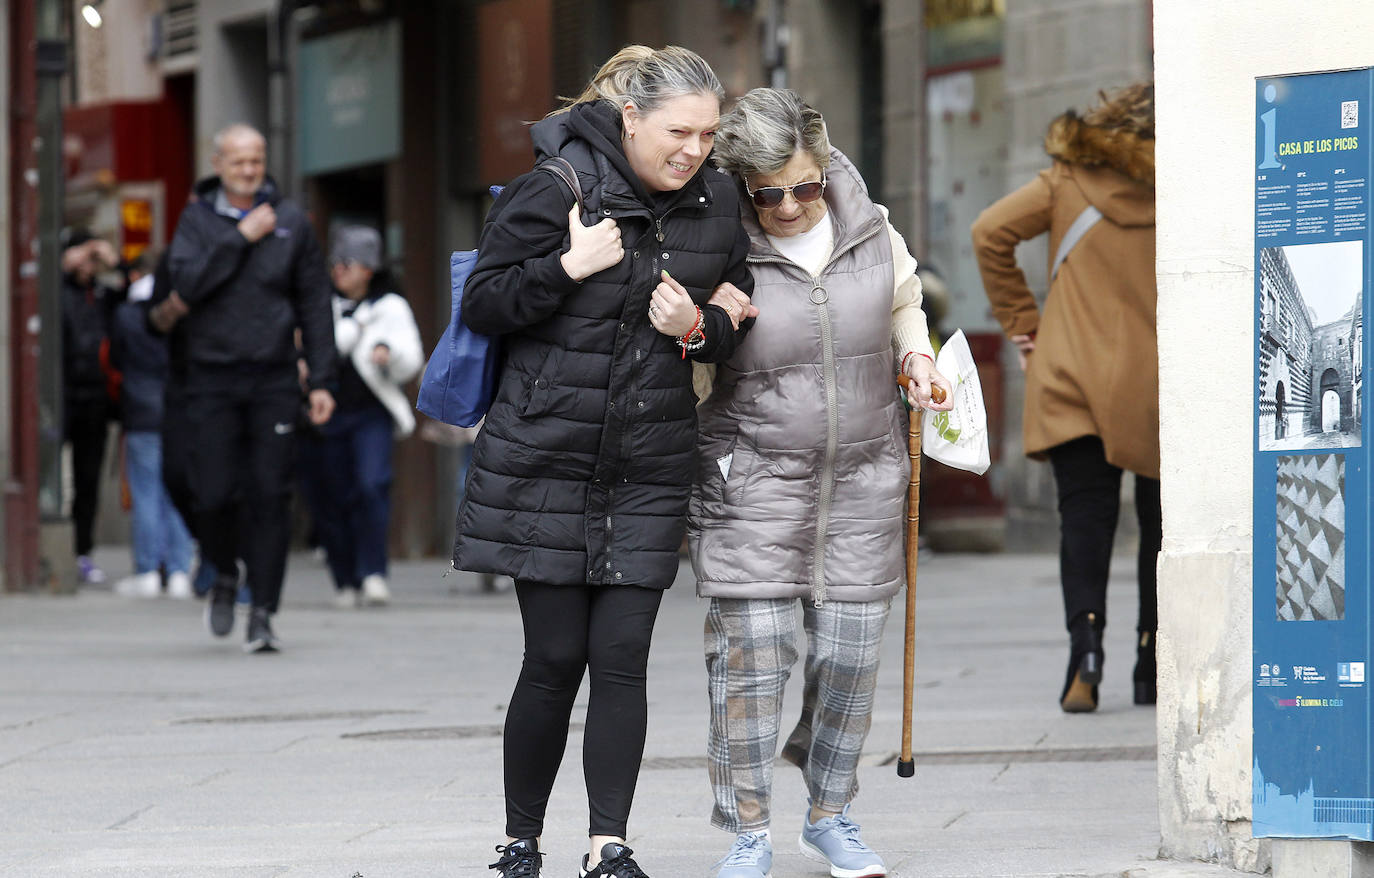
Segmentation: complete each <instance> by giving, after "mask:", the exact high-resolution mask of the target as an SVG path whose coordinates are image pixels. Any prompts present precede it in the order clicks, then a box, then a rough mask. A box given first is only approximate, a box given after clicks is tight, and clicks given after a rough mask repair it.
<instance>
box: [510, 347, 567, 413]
mask: <svg viewBox="0 0 1374 878" xmlns="http://www.w3.org/2000/svg"><path fill="white" fill-rule="evenodd" d="M558 361H559V356H558V349H557V348H554V347H549V348H547V349H545V351H544V358H543V360H542V361H541V362H540V364H539V371H537V372H535V373H534V375H532V376H526V377H525V379H524V383H525V402H524V405H523V406H521V408H520V414H521V416H522V417H526V418H537V417H539V416H540V415H542V414H544V413H545V412H547V411H548V410H549V404H550V392H551V390H552V388H553V382H554V381H555V380H556V379H557V376H558Z"/></svg>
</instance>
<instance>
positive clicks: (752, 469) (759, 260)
mask: <svg viewBox="0 0 1374 878" xmlns="http://www.w3.org/2000/svg"><path fill="white" fill-rule="evenodd" d="M715 161H716V164H717V165H719V166H720V167H721V168H722V169H723V170H725V171H727V172H729V173H730V174H731V175H733V177H734V178H735V180H736V182H737V183H738V194H739V197H740V199H741V201H742V204H743V207H742V209H741V213H742V214H743V222H744V227H745V231H747V232H748V234H749V240H750V248H749V257H748V263H749V269H750V272H751V273H752V274H753V278H754V292H753V297H752V306H753V307H755V308H757V313H758V317H757V318H756V319H757V322H756V324H755V326H754V328H753V329H752V330H751V332H750V334H749V335H748V336H747V337H745V338H744V340H743V341H742V342H741V343H740V345H739V347H738V348H737V349H736V350H735V352H734V354H733V355H732V356H731V357H730V358H729V359H727V360H725V361H724V362H723V363H721V364H720V365H719V366H718V367H717V370H716V374H715V379H714V383H713V386H712V389H711V393H710V396H709V397H708V398H707V399H706V400H705V402H703V403H702V404H701V407H700V409H699V410H698V421H699V425H700V426H699V434H698V446H697V481H696V485H695V487H694V488H693V491H692V498H691V502H690V505H689V507H688V531H687V533H688V540H689V542H690V545H691V553H692V566H693V568H694V570H695V572H696V578H697V591H698V593H699V594H700V595H701V596H702V597H706V598H710V606H709V609H708V610H707V617H706V666H707V676H708V689H709V692H710V698H711V726H710V740H709V747H708V753H709V754H710V757H709V758H710V775H711V785H712V787H713V789H714V792H715V808H714V809H713V811H712V815H711V822H712V823H714V824H715V825H716V826H718V827H720V828H721V829H725V830H727V831H730V832H734V833H736V834H737V836H736V840H735V843H734V846H733V847H732V848H731V850H730V852H729V853H728V854H727V855H726V856H725V858H724V859H723V860H722V861H721V862H720V863H719V864H718V865H719V867H720V869H719V872H718V873H717V874H718V878H764V876H766V875H767V874H768V873H769V870H770V869H771V866H772V841H771V837H770V835H769V823H770V798H771V793H772V780H773V776H772V769H773V761H774V756H775V753H776V751H777V741H778V732H779V728H780V726H781V720H782V697H783V688H784V686H785V684H786V682H787V677H788V674H789V673H790V670H791V666H792V664H793V663H794V662H795V661H796V659H797V652H798V638H799V635H800V633H801V631H799V626H798V624H797V612H796V610H797V605H798V603H800V604H801V606H802V614H801V625H800V629H801V630H804V631H805V634H806V643H807V646H806V649H807V656H806V665H805V677H806V685H805V688H804V695H803V702H802V715H801V719H800V721H799V722H798V723H797V726H796V728H795V730H794V731H793V732H792V734H791V735H790V736H789V737H788V739H787V742H786V745H785V746H784V747H783V751H782V755H783V758H784V759H786V760H788V761H789V762H792V763H793V764H795V765H797V766H799V767H800V768H801V769H802V774H803V776H804V778H805V781H806V786H807V790H808V792H809V795H810V805H811V807H810V811H809V812H807V813H806V814H805V815H804V818H803V820H802V831H801V838H800V844H801V850H802V853H803V854H805V855H807V856H808V857H810V858H812V859H815V860H819V861H820V862H823V863H826V864H827V865H828V866H829V868H830V874H831V875H833V876H843V878H867V876H875V875H886V874H887V871H886V867H885V866H884V864H883V861H882V858H881V857H880V856H879V855H878V854H877V853H875V852H874V851H873V850H872V848H870V847H869V846H868V845H867V844H865V843H864V841H863V839H862V838H861V837H860V835H859V826H858V824H857V823H855V822H854V821H853V820H851V819H850V818H849V804H850V802H851V801H852V800H853V798H854V795H855V793H856V792H857V791H858V781H857V778H856V770H857V768H858V761H859V754H860V752H861V750H862V749H863V742H864V738H865V737H866V736H867V734H868V728H869V722H870V715H871V713H872V710H873V690H874V685H875V683H876V681H877V671H878V657H879V652H880V647H881V643H882V633H883V624H884V622H885V621H886V620H887V613H888V607H889V604H890V603H891V599H892V596H893V595H894V594H895V593H896V592H897V591H898V590H899V589H901V587H902V585H903V583H904V581H905V578H904V577H905V571H904V559H905V555H904V552H903V550H902V546H903V542H902V536H903V533H904V528H905V514H904V507H903V500H904V498H905V495H906V485H907V480H908V475H909V467H910V464H909V462H908V460H907V456H906V453H905V448H904V442H903V434H904V433H905V426H904V418H903V416H902V411H901V404H900V402H899V398H898V393H897V386H896V378H897V373H898V370H899V369H900V370H901V371H903V372H905V373H906V374H907V375H908V376H910V377H911V379H912V380H913V383H914V386H915V388H916V390H915V392H914V397H915V398H914V400H912V401H913V403H914V404H917V405H921V406H926V407H929V408H934V409H942V410H947V409H949V408H950V407H951V405H952V403H951V402H949V400H952V399H953V388H952V387H951V386H950V384H949V381H948V380H946V379H945V378H944V376H942V375H940V373H939V372H938V371H936V369H935V364H934V360H933V357H932V351H931V344H930V338H929V333H928V331H927V327H926V319H925V315H924V314H923V313H922V311H921V284H920V281H919V280H918V279H917V277H916V260H914V259H912V258H911V255H910V254H909V253H908V252H907V249H906V244H905V242H903V240H902V237H901V235H899V234H898V233H897V231H896V230H895V229H894V228H893V227H892V225H891V223H890V222H888V219H887V212H886V210H885V209H884V208H882V207H881V206H880V205H877V204H875V203H874V202H873V200H872V199H871V198H870V197H869V195H868V189H867V187H866V186H865V185H864V181H863V179H862V178H861V177H860V176H859V173H858V171H856V170H855V168H854V166H853V165H852V164H851V163H850V161H849V159H847V158H846V157H845V156H844V154H843V153H841V152H840V151H839V150H836V149H833V148H831V146H830V143H829V139H828V137H827V135H826V128H825V120H824V119H823V118H822V117H821V114H820V113H818V112H816V110H814V109H812V108H811V107H810V106H808V105H806V104H805V103H804V102H803V101H802V100H801V98H800V97H798V96H797V95H796V93H794V92H791V91H786V90H777V89H755V90H753V91H751V92H749V93H748V94H746V95H745V96H744V97H743V98H741V99H740V100H739V102H738V103H737V104H736V105H735V107H734V108H733V109H732V110H731V111H730V112H729V113H727V114H726V115H725V116H724V117H722V119H721V124H720V131H719V134H718V136H717V139H716V151H715ZM739 304H741V305H742V304H744V303H743V302H741V303H739ZM727 311H729V312H730V313H731V314H732V315H733V314H734V313H735V310H734V309H728V308H727ZM932 385H939V386H940V387H942V388H944V390H945V399H946V400H947V401H946V402H944V403H941V404H934V403H932V402H931V387H932Z"/></svg>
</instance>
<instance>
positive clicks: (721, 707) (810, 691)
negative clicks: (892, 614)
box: [706, 598, 891, 832]
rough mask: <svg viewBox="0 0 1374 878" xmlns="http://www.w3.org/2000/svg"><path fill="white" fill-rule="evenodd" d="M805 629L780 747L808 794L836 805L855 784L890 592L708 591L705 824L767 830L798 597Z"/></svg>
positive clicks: (825, 805) (821, 804) (818, 802)
mask: <svg viewBox="0 0 1374 878" xmlns="http://www.w3.org/2000/svg"><path fill="white" fill-rule="evenodd" d="M798 603H801V605H802V628H803V629H804V631H805V634H806V643H807V651H806V665H805V668H804V673H805V688H804V689H803V692H802V714H801V719H800V720H799V721H798V722H797V726H796V728H795V729H793V730H792V734H791V735H790V736H789V737H788V739H787V743H786V744H785V745H784V746H783V751H782V756H783V758H784V759H786V760H787V761H788V762H791V763H792V764H793V765H796V766H798V767H799V768H801V770H802V776H803V778H804V779H805V781H806V788H807V790H808V791H809V793H810V796H811V801H812V803H813V804H814V805H815V806H816V807H818V808H821V809H824V810H826V811H840V810H842V809H843V808H844V806H845V805H847V804H848V803H849V802H850V800H852V799H853V798H854V796H855V794H856V793H858V791H859V781H858V775H857V769H858V766H859V754H860V753H861V752H862V751H863V745H864V739H865V738H866V737H868V728H869V725H870V723H871V720H872V714H873V689H874V686H875V685H876V684H877V680H878V658H879V653H880V650H879V647H880V645H881V643H882V638H883V625H884V623H885V622H886V621H887V613H888V608H889V606H890V604H891V601H890V600H882V601H875V602H872V603H853V602H842V601H828V602H826V603H825V604H823V605H822V606H820V607H816V606H813V605H812V603H811V601H809V600H804V601H798V600H797V599H795V598H783V599H777V600H745V599H736V598H712V599H711V605H710V609H708V610H707V612H706V673H707V688H708V690H709V692H710V696H711V732H710V736H709V739H708V742H707V761H708V763H709V770H710V774H711V788H712V790H713V791H714V793H715V799H716V803H715V807H714V808H712V810H711V823H712V824H714V825H715V826H718V827H720V828H721V829H725V830H729V831H730V832H753V831H757V830H760V829H765V828H767V826H768V822H769V810H770V809H769V799H770V796H771V793H772V789H773V762H774V755H775V754H776V753H777V747H778V731H779V728H780V726H781V724H782V697H783V688H784V687H785V686H786V685H787V678H788V675H789V674H790V673H791V670H792V665H793V664H794V663H795V662H796V660H797V612H796V607H797V604H798Z"/></svg>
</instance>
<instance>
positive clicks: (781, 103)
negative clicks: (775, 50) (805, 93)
mask: <svg viewBox="0 0 1374 878" xmlns="http://www.w3.org/2000/svg"><path fill="white" fill-rule="evenodd" d="M798 152H801V153H805V154H806V155H808V156H810V157H811V158H812V159H813V160H814V161H815V162H816V165H817V166H818V167H820V168H821V169H822V170H824V169H825V168H828V167H830V137H829V135H827V134H826V131H825V118H824V117H822V116H821V114H820V113H818V112H816V110H815V109H814V108H813V107H812V106H811V105H810V104H808V103H806V101H803V100H802V99H801V95H799V94H797V93H796V92H794V91H792V90H791V89H789V88H756V89H754V90H753V91H750V92H749V93H748V94H746V95H745V96H744V97H742V98H740V99H739V101H737V102H736V103H735V105H734V106H733V107H731V108H730V111H729V112H728V113H726V114H725V115H724V116H722V117H721V119H720V130H718V131H717V132H716V149H715V152H714V153H713V154H712V155H713V157H714V159H715V162H716V165H717V167H719V168H720V169H721V170H723V171H725V172H727V173H730V174H733V175H735V176H736V177H737V178H739V179H740V180H741V181H745V180H748V179H749V178H750V177H757V176H760V175H764V174H776V173H777V172H778V171H780V170H782V167H783V165H785V164H787V163H788V162H789V161H791V159H792V156H794V155H796V154H797V153H798Z"/></svg>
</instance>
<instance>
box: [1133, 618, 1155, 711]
mask: <svg viewBox="0 0 1374 878" xmlns="http://www.w3.org/2000/svg"><path fill="white" fill-rule="evenodd" d="M1156 671H1157V668H1156V665H1155V632H1153V631H1142V632H1140V640H1139V641H1137V642H1136V645H1135V670H1134V671H1133V672H1132V673H1131V679H1132V680H1133V681H1134V682H1135V703H1136V704H1154V703H1155V699H1156V698H1157V697H1158V694H1159V690H1158V686H1157V684H1156V682H1155V678H1156Z"/></svg>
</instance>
